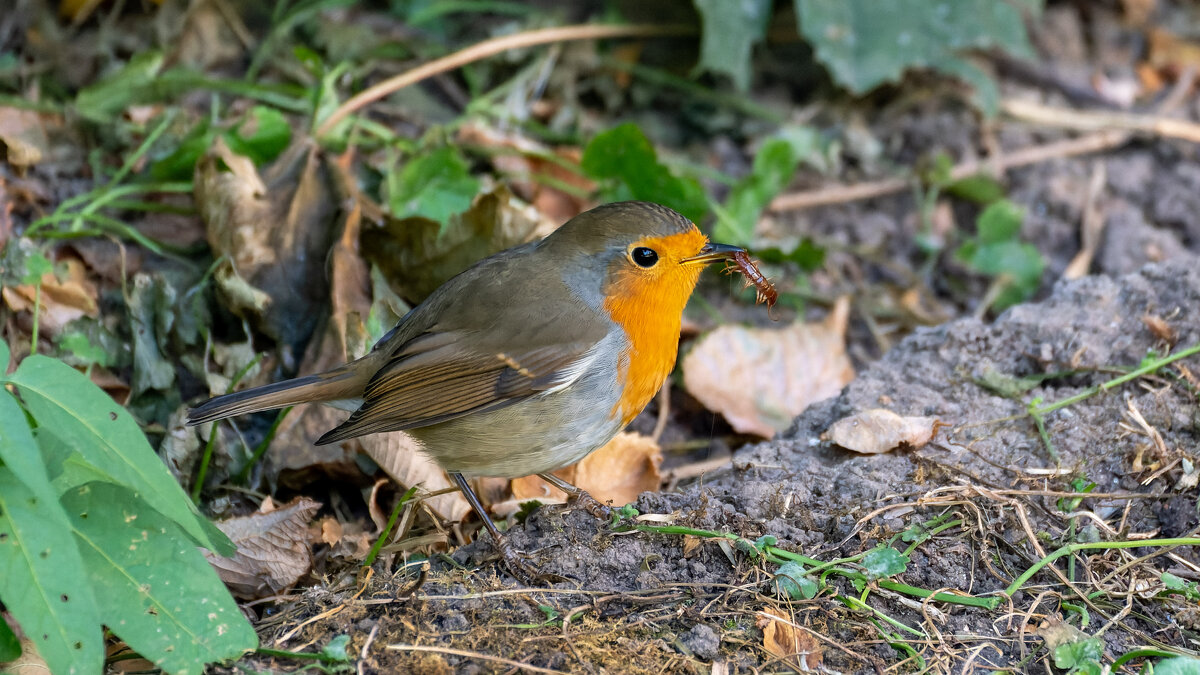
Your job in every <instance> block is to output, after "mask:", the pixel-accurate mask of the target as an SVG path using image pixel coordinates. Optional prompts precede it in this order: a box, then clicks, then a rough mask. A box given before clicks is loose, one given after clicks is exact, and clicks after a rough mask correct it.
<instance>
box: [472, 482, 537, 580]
mask: <svg viewBox="0 0 1200 675" xmlns="http://www.w3.org/2000/svg"><path fill="white" fill-rule="evenodd" d="M450 477H451V478H452V479H454V483H455V484H456V485H457V486H458V489H459V490H461V491H462V493H463V496H464V497H466V498H467V502H468V503H470V505H471V508H473V509H475V513H477V514H479V517H480V518H481V519H482V520H483V526H484V527H486V528H487V531H488V532H491V533H492V541H494V542H495V544H496V550H497V551H499V552H500V559H501V560H503V561H504V566H505V567H507V568H508V571H509V572H511V573H512V575H513V576H514V577H516V578H517V579H519V580H520V581H521V582H522V583H524V584H526V585H527V586H532V585H534V584H535V582H536V581H537V580H538V579H539V578H541V577H542V575H541V574H539V573H538V571H537V570H535V569H534V568H533V566H532V565H530V564H529V562H528V561H527V560H526V559H525V557H524V556H523V555H521V553H520V551H518V550H517V549H515V548H513V546H512V544H510V543H509V541H508V537H505V536H504V535H503V534H501V533H500V530H499V529H498V528H497V527H496V524H495V523H493V522H492V519H491V518H490V517H488V514H487V511H485V510H484V508H483V504H482V503H480V501H479V497H477V496H475V491H474V490H472V489H471V486H470V485H469V484H468V483H467V479H466V478H464V477H463V475H462V474H460V473H450Z"/></svg>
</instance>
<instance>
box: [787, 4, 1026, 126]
mask: <svg viewBox="0 0 1200 675" xmlns="http://www.w3.org/2000/svg"><path fill="white" fill-rule="evenodd" d="M795 5H796V19H797V21H798V23H799V30H800V34H801V35H803V36H804V38H805V39H806V40H808V42H809V44H811V45H812V47H813V50H814V52H815V54H816V57H817V59H818V60H819V61H821V62H822V63H823V64H825V67H826V68H828V69H829V72H830V74H831V75H832V76H833V79H834V80H835V81H837V82H838V83H839V84H841V85H843V86H845V87H846V88H848V89H850V90H851V91H852V92H854V93H856V94H863V93H866V92H867V91H870V90H871V89H874V88H875V87H877V86H879V85H881V84H883V83H884V82H887V81H893V82H896V81H899V79H900V77H901V75H902V74H903V73H904V71H905V70H907V69H909V68H930V69H933V70H938V71H941V72H943V73H948V74H951V75H954V76H956V77H959V78H962V79H964V80H966V81H967V82H968V84H971V85H972V86H974V87H975V89H976V91H977V93H978V94H979V95H980V98H979V102H980V103H983V104H987V106H988V107H987V108H986V109H985V110H986V111H987V112H989V114H993V113H994V112H995V101H996V97H997V94H996V87H995V84H994V83H992V82H991V80H990V79H988V78H986V77H985V76H983V73H982V72H981V71H979V70H978V69H977V68H975V67H974V66H973V65H971V63H970V62H969V61H967V60H965V59H964V53H965V52H966V51H968V50H972V49H990V48H998V49H1001V50H1004V51H1007V52H1009V53H1011V54H1014V55H1017V56H1029V57H1031V56H1033V50H1032V48H1031V47H1030V45H1029V39H1028V37H1027V35H1026V33H1025V25H1024V22H1023V20H1022V17H1021V13H1020V12H1019V11H1018V10H1017V8H1015V7H1014V6H1013V5H1012V4H1010V3H1008V2H1006V1H1004V0H839V1H837V2H832V1H830V0H795Z"/></svg>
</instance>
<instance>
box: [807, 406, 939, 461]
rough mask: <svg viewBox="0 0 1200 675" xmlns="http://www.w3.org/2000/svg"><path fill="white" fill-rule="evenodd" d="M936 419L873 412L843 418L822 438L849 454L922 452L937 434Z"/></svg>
mask: <svg viewBox="0 0 1200 675" xmlns="http://www.w3.org/2000/svg"><path fill="white" fill-rule="evenodd" d="M937 428H938V420H937V418H936V417H901V416H900V415H897V414H896V413H894V412H892V411H891V410H885V409H883V408H874V409H871V410H864V411H862V412H860V413H856V414H854V415H850V416H849V417H843V418H842V419H840V420H838V421H836V422H834V423H833V424H832V425H830V427H829V429H828V430H826V431H825V433H824V434H821V440H823V441H830V442H832V443H834V444H835V445H839V446H841V447H843V448H845V449H847V450H853V451H854V452H861V453H863V454H867V455H877V454H880V453H884V452H890V451H892V450H895V449H896V448H899V447H900V446H902V445H903V446H908V447H911V448H919V447H921V446H923V445H925V444H926V443H928V442H929V441H930V440H931V439H932V438H933V435H934V434H935V433H937Z"/></svg>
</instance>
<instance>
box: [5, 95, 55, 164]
mask: <svg viewBox="0 0 1200 675" xmlns="http://www.w3.org/2000/svg"><path fill="white" fill-rule="evenodd" d="M42 118H43V115H42V113H39V112H37V111H36V110H26V109H24V108H11V107H8V106H0V143H2V144H3V145H4V146H5V147H6V148H8V155H7V157H8V163H9V164H11V165H13V166H15V167H20V168H24V167H28V166H33V165H34V164H37V163H38V162H40V161H42V159H43V158H44V157H45V156H46V153H48V152H49V151H50V140H49V139H48V138H47V137H46V129H45V127H44V126H43V119H42Z"/></svg>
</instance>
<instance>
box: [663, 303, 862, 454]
mask: <svg viewBox="0 0 1200 675" xmlns="http://www.w3.org/2000/svg"><path fill="white" fill-rule="evenodd" d="M849 313H850V303H849V301H848V300H847V299H845V298H843V299H841V300H839V301H838V302H837V304H835V305H834V308H833V311H831V312H830V313H829V316H828V317H826V319H825V320H824V321H822V322H821V323H816V324H806V323H801V322H797V323H794V324H792V325H791V326H788V327H786V328H782V329H758V328H746V327H743V326H732V325H726V326H721V327H720V328H718V329H716V330H714V331H713V332H711V333H709V334H708V335H706V336H704V337H703V338H701V339H700V340H699V342H698V343H697V344H696V346H695V347H694V348H693V349H692V350H691V351H690V352H689V353H688V355H687V356H686V357H684V359H683V385H684V387H685V388H686V389H687V390H688V393H690V394H691V395H692V396H695V397H696V398H697V399H698V400H699V401H700V402H701V403H703V404H704V406H705V407H706V408H708V409H709V410H712V411H715V412H719V413H721V414H722V415H723V416H724V417H725V419H726V420H728V421H729V424H730V425H731V426H732V427H733V428H734V429H736V430H738V431H740V432H743V433H752V434H758V435H759V436H763V437H766V438H770V437H771V436H774V435H775V433H776V432H779V431H783V430H785V429H787V428H788V426H789V425H791V423H792V419H793V418H794V417H795V416H796V415H799V414H800V413H801V412H803V411H804V409H805V408H807V407H808V406H809V405H811V404H813V403H815V402H817V401H820V400H823V399H826V398H829V397H830V396H834V395H836V394H837V393H838V392H839V391H841V389H842V387H844V386H846V384H847V383H849V382H850V380H852V379H854V367H853V366H852V365H851V364H850V359H849V357H848V356H846V348H845V344H846V322H847V320H848V318H849Z"/></svg>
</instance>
